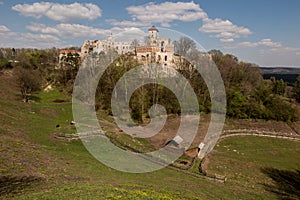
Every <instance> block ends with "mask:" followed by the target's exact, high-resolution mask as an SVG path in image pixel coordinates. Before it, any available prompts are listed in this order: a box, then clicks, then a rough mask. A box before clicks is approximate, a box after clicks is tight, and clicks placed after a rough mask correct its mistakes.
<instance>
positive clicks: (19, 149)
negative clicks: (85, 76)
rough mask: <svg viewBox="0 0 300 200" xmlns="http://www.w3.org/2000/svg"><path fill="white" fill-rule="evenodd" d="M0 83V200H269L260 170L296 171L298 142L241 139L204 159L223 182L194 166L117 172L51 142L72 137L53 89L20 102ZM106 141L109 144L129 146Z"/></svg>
mask: <svg viewBox="0 0 300 200" xmlns="http://www.w3.org/2000/svg"><path fill="white" fill-rule="evenodd" d="M0 80H1V81H0V94H1V98H0V105H1V106H0V119H1V120H0V144H1V145H0V151H1V154H0V157H1V159H0V171H1V176H0V198H3V199H7V198H9V199H274V198H276V197H278V196H279V195H278V194H276V193H274V192H272V191H271V190H269V189H268V187H267V186H270V187H275V186H276V185H274V184H275V182H273V181H272V179H271V178H270V177H271V176H270V174H268V173H267V172H270V173H272V172H273V171H272V170H269V171H267V172H266V171H263V169H264V167H273V169H274V170H275V169H276V170H288V171H290V172H293V170H296V169H298V170H299V169H300V164H299V160H300V157H299V149H300V144H299V143H297V142H290V141H286V140H276V139H266V138H250V137H245V138H230V139H226V140H223V141H221V143H220V144H219V146H218V147H217V148H216V150H215V151H214V152H213V153H212V154H211V156H210V157H209V163H208V171H209V172H210V173H217V174H220V175H226V176H227V177H228V181H227V182H226V183H218V182H214V181H211V180H208V179H206V178H205V177H204V176H201V175H200V174H198V170H197V166H196V165H195V166H194V168H192V169H190V170H188V171H184V170H177V169H174V168H172V167H168V168H165V169H162V170H159V171H156V172H151V173H146V174H129V173H123V172H119V171H116V170H114V169H111V168H108V167H106V166H105V165H103V164H102V163H100V162H99V161H97V160H96V159H95V158H93V157H92V156H91V155H90V154H89V153H88V152H87V150H86V149H85V148H84V146H83V145H82V143H81V142H80V141H78V140H74V141H68V140H63V139H59V137H56V136H63V135H72V134H73V133H75V127H74V126H72V125H70V121H72V112H71V102H70V97H68V96H66V95H64V94H62V93H60V92H58V91H57V90H56V89H53V90H50V91H42V92H40V93H39V94H37V95H36V96H34V97H32V99H34V100H35V101H31V102H29V103H24V102H22V99H21V97H19V94H18V88H17V86H16V84H15V82H16V80H15V78H14V75H13V72H12V71H5V72H3V73H2V74H1V75H0ZM55 100H64V101H61V103H55V102H54V101H55ZM104 121H106V123H109V120H106V119H104ZM57 125H59V128H57V127H56V126H57ZM111 134H115V135H114V138H117V139H116V141H118V140H128V137H127V136H125V135H123V136H119V135H118V134H117V133H111ZM128 142H131V144H132V146H134V148H139V147H141V146H142V147H147V148H149V149H150V148H151V145H150V144H147V143H142V144H143V145H141V141H139V142H135V141H128ZM142 142H145V141H142ZM137 146H139V147H137ZM234 150H235V151H234ZM196 163H198V161H197V162H196ZM275 172H277V171H275ZM195 174H197V176H196V175H195Z"/></svg>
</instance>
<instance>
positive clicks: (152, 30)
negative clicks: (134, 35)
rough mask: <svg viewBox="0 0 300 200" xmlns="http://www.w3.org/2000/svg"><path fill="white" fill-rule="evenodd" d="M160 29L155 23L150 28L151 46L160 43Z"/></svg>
mask: <svg viewBox="0 0 300 200" xmlns="http://www.w3.org/2000/svg"><path fill="white" fill-rule="evenodd" d="M158 32H159V31H158V30H157V28H156V27H155V26H154V25H153V26H152V27H151V28H149V29H148V43H149V45H151V46H157V45H158Z"/></svg>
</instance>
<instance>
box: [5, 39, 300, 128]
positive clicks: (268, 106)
mask: <svg viewBox="0 0 300 200" xmlns="http://www.w3.org/2000/svg"><path fill="white" fill-rule="evenodd" d="M174 45H175V51H176V54H180V55H183V56H182V59H180V60H179V61H177V62H180V63H175V64H176V65H178V66H180V67H178V68H177V71H179V72H180V73H181V74H182V75H183V76H184V77H185V78H186V79H187V80H188V81H189V83H190V84H191V86H192V87H193V89H194V91H195V93H196V95H197V97H198V102H199V110H200V111H201V112H203V113H210V112H211V99H210V96H209V92H208V88H207V86H206V84H205V82H204V80H203V78H202V77H201V75H200V74H199V73H198V72H197V70H195V69H193V68H192V67H191V65H192V63H189V62H188V61H187V60H186V59H184V56H186V55H187V54H189V56H190V57H195V58H196V57H197V56H199V54H200V53H201V52H199V51H198V50H196V45H195V43H194V42H193V41H192V40H190V39H189V38H180V39H179V40H178V41H175V42H174ZM0 50H1V51H0V70H3V69H7V68H9V69H11V68H13V69H14V70H15V71H16V75H17V76H18V84H19V86H20V93H21V95H22V97H23V98H24V99H26V101H27V100H28V99H29V97H30V94H32V93H34V92H35V91H39V90H40V89H41V88H42V87H43V86H45V85H47V84H49V83H51V84H53V85H56V86H57V87H58V88H60V89H61V90H64V91H66V92H68V93H71V92H72V87H73V83H74V80H75V77H76V74H77V71H78V69H79V67H80V64H81V59H80V56H79V55H78V54H77V55H76V54H75V55H74V54H67V55H64V56H62V57H61V58H60V59H61V60H60V62H59V60H58V49H55V48H52V49H44V50H38V49H17V50H16V49H9V48H6V49H4V48H2V49H0ZM208 53H209V55H210V56H211V59H212V60H213V61H214V63H215V64H216V66H217V68H218V69H219V71H220V73H221V76H222V78H223V81H224V85H225V88H226V95H227V116H228V117H232V118H239V119H247V118H254V119H265V120H278V121H296V120H298V119H297V117H298V116H299V113H298V107H297V103H296V102H298V103H299V102H300V75H299V76H298V78H297V81H296V82H295V84H294V87H293V90H292V96H291V95H290V94H287V92H286V88H287V87H286V83H285V82H284V81H283V80H276V78H271V79H270V80H264V79H263V76H262V72H261V71H260V69H259V67H258V66H257V65H255V64H252V63H245V62H242V61H239V60H238V58H237V57H235V56H234V55H230V54H223V53H222V52H221V51H219V50H211V51H210V52H208ZM138 65H140V63H138V61H137V60H136V59H135V57H134V55H122V56H120V57H118V59H117V60H115V61H114V62H113V63H111V65H110V66H109V67H108V68H107V69H106V70H105V72H104V75H103V76H102V78H101V80H100V81H99V84H98V88H97V92H96V97H95V98H96V108H97V109H103V110H106V111H107V112H108V113H111V110H110V99H111V95H114V94H112V93H113V89H114V86H115V84H116V83H117V81H118V80H119V79H120V78H121V77H122V76H123V75H124V73H126V72H127V71H129V70H130V69H133V68H134V67H136V66H138ZM129 104H130V109H131V110H130V112H131V115H132V117H133V118H134V119H135V120H136V121H137V122H140V123H142V122H144V121H145V120H147V118H148V117H149V114H148V111H149V109H150V107H151V106H152V105H154V104H162V105H163V106H165V108H166V111H167V113H168V114H178V115H180V106H179V103H178V100H177V99H176V97H175V95H174V94H173V93H172V91H170V90H168V89H167V88H165V87H163V86H161V85H158V84H155V83H154V84H147V85H144V86H143V87H140V88H138V89H137V90H136V91H135V92H134V94H133V96H132V97H131V99H129Z"/></svg>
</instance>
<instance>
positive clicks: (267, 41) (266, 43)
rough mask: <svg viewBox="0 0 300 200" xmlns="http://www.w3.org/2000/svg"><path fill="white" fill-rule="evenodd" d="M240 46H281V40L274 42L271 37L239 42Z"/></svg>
mask: <svg viewBox="0 0 300 200" xmlns="http://www.w3.org/2000/svg"><path fill="white" fill-rule="evenodd" d="M237 46H238V47H258V46H265V47H281V46H282V45H281V43H280V42H274V41H272V40H271V39H262V40H260V41H258V42H241V43H238V45H237Z"/></svg>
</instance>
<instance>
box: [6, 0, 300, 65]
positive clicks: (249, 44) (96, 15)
mask: <svg viewBox="0 0 300 200" xmlns="http://www.w3.org/2000/svg"><path fill="white" fill-rule="evenodd" d="M151 25H155V26H157V27H160V28H161V29H164V28H168V29H171V30H175V31H178V32H181V33H183V34H185V35H187V36H189V37H191V38H193V39H194V40H195V41H197V42H198V43H199V44H201V45H202V46H203V47H204V48H205V49H206V50H207V51H209V50H211V49H219V50H221V51H222V52H223V53H229V54H233V55H235V56H237V57H238V58H239V60H241V61H244V62H251V63H256V64H258V65H260V66H262V67H268V66H280V67H283V66H285V67H300V39H299V36H300V1H299V0H285V1H284V0H251V1H248V0H194V1H184V0H181V1H146V0H126V1H125V0H97V1H96V0H84V1H82V0H77V1H74V0H60V1H58V0H56V1H50V0H49V1H47V0H45V1H36V0H28V1H25V0H22V1H21V0H14V1H11V0H0V47H14V48H21V47H22V48H23V47H24V48H26V47H30V48H52V47H57V48H65V47H70V46H81V45H82V43H83V41H84V40H87V39H106V38H107V37H108V36H109V35H111V34H112V35H113V36H114V35H119V36H120V35H121V36H122V37H124V38H126V39H127V40H130V39H132V38H138V39H141V38H143V37H144V36H145V35H146V34H147V29H148V28H149V27H150V26H151ZM122 37H121V38H122ZM141 40H142V39H141Z"/></svg>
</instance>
